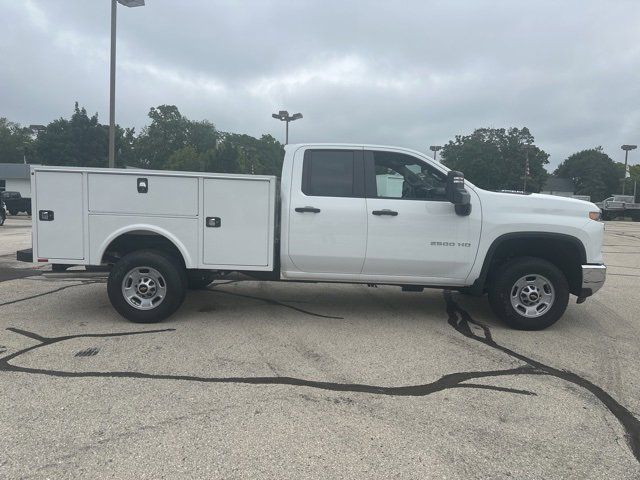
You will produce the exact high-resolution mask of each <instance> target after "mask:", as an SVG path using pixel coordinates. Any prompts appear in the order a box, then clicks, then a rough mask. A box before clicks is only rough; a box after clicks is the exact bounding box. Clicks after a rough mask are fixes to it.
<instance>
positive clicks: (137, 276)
mask: <svg viewBox="0 0 640 480" xmlns="http://www.w3.org/2000/svg"><path fill="white" fill-rule="evenodd" d="M186 286H187V279H186V274H185V269H184V268H183V267H182V265H180V262H178V261H177V260H176V259H175V258H173V257H171V256H168V255H166V254H164V253H162V252H158V251H154V250H141V251H138V252H133V253H130V254H128V255H125V256H124V257H122V259H120V260H119V261H118V262H117V263H116V264H115V265H114V266H113V268H112V269H111V272H110V274H109V280H108V282H107V292H108V294H109V300H110V301H111V305H113V308H115V309H116V311H117V312H118V313H119V314H120V315H122V316H123V317H125V318H126V319H128V320H130V321H132V322H135V323H156V322H159V321H161V320H164V319H165V318H167V317H168V316H170V315H171V314H172V313H174V312H175V311H176V310H177V309H178V308H179V307H180V305H181V304H182V301H183V300H184V297H185V292H186Z"/></svg>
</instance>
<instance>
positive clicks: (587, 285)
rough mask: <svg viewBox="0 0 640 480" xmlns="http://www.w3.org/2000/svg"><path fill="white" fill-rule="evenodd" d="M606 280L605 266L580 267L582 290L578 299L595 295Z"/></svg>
mask: <svg viewBox="0 0 640 480" xmlns="http://www.w3.org/2000/svg"><path fill="white" fill-rule="evenodd" d="M606 278H607V267H606V266H605V265H582V289H581V291H580V295H579V297H580V298H586V297H589V296H591V295H593V294H594V293H596V292H597V291H598V290H600V288H602V285H604V281H605V279H606Z"/></svg>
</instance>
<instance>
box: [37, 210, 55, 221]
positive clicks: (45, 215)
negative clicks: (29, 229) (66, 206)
mask: <svg viewBox="0 0 640 480" xmlns="http://www.w3.org/2000/svg"><path fill="white" fill-rule="evenodd" d="M38 218H39V219H40V221H41V222H53V210H40V211H39V212H38Z"/></svg>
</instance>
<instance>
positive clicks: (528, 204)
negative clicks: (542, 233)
mask: <svg viewBox="0 0 640 480" xmlns="http://www.w3.org/2000/svg"><path fill="white" fill-rule="evenodd" d="M476 188H477V187H476ZM478 190H480V189H478ZM477 193H478V195H479V197H480V200H481V201H482V203H483V206H485V205H486V206H489V205H491V206H494V207H499V206H500V205H503V206H505V207H506V209H508V210H521V209H526V210H527V211H528V212H530V213H542V214H547V215H576V216H580V217H582V218H585V219H588V218H589V212H599V211H600V208H598V206H597V205H596V204H595V203H592V202H585V201H584V200H578V199H575V198H567V197H558V196H556V195H546V194H542V193H531V194H528V195H522V194H517V193H502V192H490V191H488V190H481V191H478V192H477Z"/></svg>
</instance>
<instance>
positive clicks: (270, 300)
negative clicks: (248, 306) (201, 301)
mask: <svg viewBox="0 0 640 480" xmlns="http://www.w3.org/2000/svg"><path fill="white" fill-rule="evenodd" d="M230 283H234V282H227V283H218V284H216V285H215V286H217V285H228V284H230ZM207 290H209V291H210V292H215V293H224V294H225V295H231V296H233V297H240V298H250V299H251V300H259V301H261V302H265V303H267V304H269V305H275V306H278V307H284V308H289V309H291V310H295V311H296V312H300V313H304V314H306V315H311V316H313V317H320V318H330V319H333V320H344V317H334V316H332V315H323V314H321V313H315V312H310V311H309V310H304V309H302V308H300V307H294V306H293V305H287V304H286V303H282V302H279V301H277V300H273V299H272V298H265V297H256V296H255V295H246V294H242V293H235V292H227V291H224V290H216V289H215V288H209V289H207Z"/></svg>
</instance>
